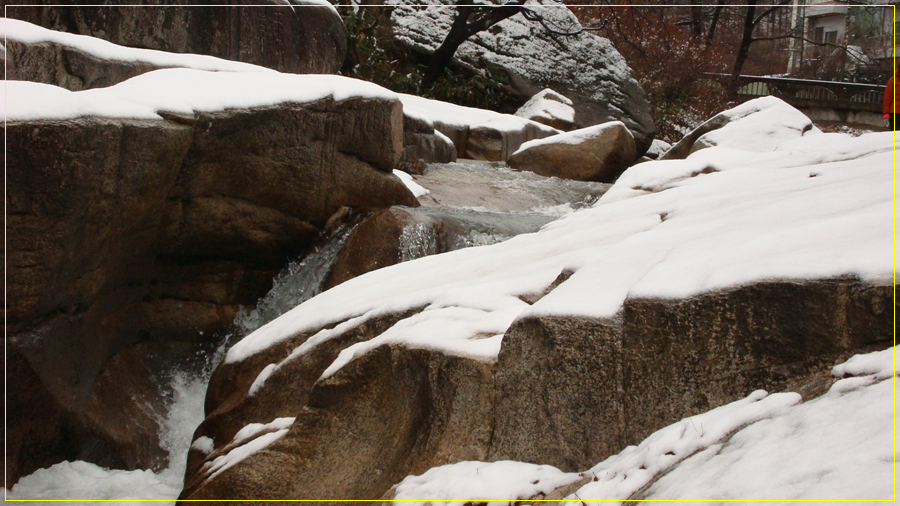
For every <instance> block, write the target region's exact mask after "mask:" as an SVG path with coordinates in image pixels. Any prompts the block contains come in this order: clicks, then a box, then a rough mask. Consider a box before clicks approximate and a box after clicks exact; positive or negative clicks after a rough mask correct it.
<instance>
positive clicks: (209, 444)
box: [191, 436, 216, 455]
mask: <svg viewBox="0 0 900 506" xmlns="http://www.w3.org/2000/svg"><path fill="white" fill-rule="evenodd" d="M191 448H193V449H195V450H198V451H201V452H203V453H205V454H207V455H209V454H210V453H212V452H213V451H214V450H215V449H216V447H215V443H214V442H213V440H212V438H210V437H208V436H200V437H198V438H197V440H196V441H194V442H193V443H191Z"/></svg>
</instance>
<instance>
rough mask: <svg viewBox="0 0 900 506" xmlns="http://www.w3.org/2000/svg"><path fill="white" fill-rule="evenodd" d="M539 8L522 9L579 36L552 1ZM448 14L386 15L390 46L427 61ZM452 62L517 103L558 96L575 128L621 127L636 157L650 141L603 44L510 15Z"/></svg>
mask: <svg viewBox="0 0 900 506" xmlns="http://www.w3.org/2000/svg"><path fill="white" fill-rule="evenodd" d="M448 3H449V2H448ZM541 3H543V4H544V5H545V6H530V7H528V9H529V10H531V11H532V12H533V13H535V14H537V15H539V16H541V17H542V18H543V19H544V23H545V24H546V25H547V26H551V27H557V28H556V29H557V30H559V31H563V32H567V33H569V32H578V31H579V30H580V29H581V25H580V24H579V23H578V20H577V19H576V18H575V15H574V14H573V13H572V12H571V11H570V10H569V9H568V8H567V7H565V6H561V4H558V3H556V2H555V1H553V0H543V1H542V2H541ZM455 12H456V11H455V9H454V8H453V7H440V8H438V7H428V8H422V7H397V8H395V9H394V12H393V13H392V15H391V22H392V23H393V25H394V27H393V30H394V34H395V38H396V39H397V40H398V41H399V42H400V43H402V44H404V45H405V46H407V47H409V48H410V49H411V50H413V51H416V52H418V53H420V54H423V55H430V54H431V53H432V52H433V51H434V50H435V49H436V48H437V47H438V46H439V45H440V44H441V42H442V41H443V39H444V37H445V36H446V34H447V33H448V32H449V31H450V26H451V24H452V23H453V19H454V17H455ZM453 62H454V64H456V65H460V66H462V67H465V68H468V69H470V70H471V71H473V72H478V71H479V69H487V70H489V71H490V72H491V75H492V76H494V77H497V78H499V79H500V80H501V81H502V82H503V84H504V85H505V86H507V87H508V88H509V89H510V91H511V93H512V94H513V95H515V96H518V97H519V98H520V100H521V101H522V103H525V102H526V101H527V100H528V99H530V98H531V97H532V96H534V95H535V94H536V93H538V92H540V91H541V90H543V89H545V88H551V89H553V90H555V91H557V92H558V93H561V94H562V95H564V96H566V97H568V98H569V99H570V100H571V101H572V102H573V107H574V109H575V112H576V114H575V122H576V126H577V127H578V128H584V127H588V126H592V125H597V124H600V123H606V122H608V121H615V120H618V121H622V122H623V123H625V125H626V126H627V127H628V129H629V130H631V133H632V134H633V135H634V138H635V141H636V146H637V155H641V154H643V153H644V152H645V151H647V148H649V147H650V143H651V142H652V141H653V137H654V135H655V134H656V127H655V126H654V124H653V119H652V118H651V117H650V104H649V102H648V101H647V96H646V94H645V93H644V90H643V89H642V88H641V86H640V85H639V84H638V82H637V81H636V80H635V78H634V74H633V73H632V71H631V69H630V68H629V67H628V64H627V63H626V62H625V60H624V58H622V56H621V55H620V54H619V53H618V52H617V51H616V50H615V48H614V47H613V45H612V44H611V43H610V42H609V41H608V40H606V39H604V38H601V37H597V36H595V35H592V34H590V33H587V32H581V33H578V34H577V35H573V36H566V37H560V36H556V35H554V34H552V33H550V32H548V31H547V30H546V29H545V28H544V27H543V26H542V25H541V23H539V22H537V21H529V20H527V19H525V17H523V16H522V15H521V14H516V15H515V16H512V17H510V18H508V19H506V20H504V21H502V22H500V23H498V24H496V25H494V26H492V27H491V28H490V29H489V30H485V31H482V32H478V33H476V34H475V35H473V36H472V37H470V38H469V39H468V40H467V41H466V42H464V43H463V44H462V45H461V46H459V49H458V50H457V51H456V54H455V55H454V59H453Z"/></svg>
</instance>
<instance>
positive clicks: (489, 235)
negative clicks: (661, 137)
mask: <svg viewBox="0 0 900 506" xmlns="http://www.w3.org/2000/svg"><path fill="white" fill-rule="evenodd" d="M415 180H416V182H417V183H418V184H420V185H421V186H423V187H425V188H426V189H428V190H429V191H430V193H429V194H428V195H424V196H423V197H420V198H419V201H420V203H421V205H422V207H419V208H415V210H416V211H418V212H420V213H423V214H425V215H426V216H428V217H429V218H433V219H437V220H441V221H443V222H448V223H452V224H453V225H454V227H453V228H454V230H458V231H459V232H458V233H457V234H456V236H455V237H454V239H453V240H452V241H451V242H450V244H449V249H447V250H448V251H452V250H455V249H461V248H468V247H477V246H485V245H490V244H494V243H498V242H502V241H505V240H507V239H510V238H512V237H514V236H516V235H519V234H525V233H531V232H536V231H538V230H539V229H540V228H541V227H542V226H543V225H545V224H547V223H549V222H551V221H553V220H555V219H557V218H559V217H560V216H563V215H565V214H569V213H571V212H574V211H576V210H578V209H583V208H586V207H590V206H591V205H593V204H594V203H595V202H596V201H597V199H599V198H600V196H601V195H602V194H603V193H604V192H605V191H606V190H607V189H608V188H609V186H610V185H608V184H602V183H588V182H579V181H570V180H562V179H557V178H546V177H542V176H538V175H536V174H533V173H531V172H518V171H515V170H512V169H510V168H509V167H507V166H506V165H505V164H501V163H496V162H478V161H472V160H459V161H458V162H454V163H444V164H430V165H428V167H427V168H426V170H425V171H424V174H422V175H417V176H415ZM360 221H361V219H359V218H357V219H354V220H350V221H348V222H347V223H344V224H342V225H340V226H337V227H334V228H333V229H330V230H328V231H327V232H326V234H325V236H324V237H323V238H322V239H321V240H320V241H319V243H318V245H317V246H316V247H315V248H314V249H313V250H311V251H310V252H309V253H307V254H305V255H304V256H302V257H301V258H298V259H296V260H295V261H293V262H291V263H290V264H288V266H286V267H285V268H284V269H283V270H282V272H281V273H279V274H278V276H276V278H275V279H274V281H273V287H272V289H271V290H270V291H269V293H267V294H266V295H265V296H264V297H263V298H261V299H260V300H259V303H258V304H257V307H256V308H254V309H252V310H249V311H242V312H241V313H240V314H239V315H238V317H237V318H236V320H235V329H236V330H235V333H234V335H229V336H226V338H225V342H223V343H222V345H221V346H219V348H218V349H217V350H216V352H215V353H213V354H211V355H206V356H198V357H196V363H195V364H192V366H191V367H190V370H185V371H181V370H179V371H174V372H173V374H172V384H171V387H172V396H171V400H170V404H169V408H168V414H167V416H166V417H165V419H162V420H159V424H160V432H161V434H162V438H161V439H162V441H163V446H164V448H165V449H166V450H167V451H168V453H169V466H168V468H166V469H165V470H163V471H161V472H158V473H155V472H153V471H149V470H146V471H144V470H137V471H124V470H110V469H104V468H101V467H98V466H96V465H94V464H91V463H88V462H83V461H75V462H62V463H59V464H56V465H54V466H52V467H50V468H48V469H41V470H38V471H36V472H34V473H33V474H31V475H29V476H26V477H23V478H22V479H21V480H20V481H19V482H18V483H16V485H15V486H14V487H13V488H12V489H11V490H9V491H7V492H6V494H5V495H6V499H9V500H23V499H31V500H39V502H33V503H31V504H47V505H51V504H58V503H53V502H46V503H44V502H40V500H47V501H52V500H57V501H58V500H61V499H62V500H65V499H68V500H86V501H87V502H82V503H80V504H98V505H99V504H101V502H91V501H104V500H107V501H108V500H111V499H115V500H124V501H126V502H124V504H146V505H148V506H149V505H151V504H154V505H159V504H174V503H175V499H176V498H177V497H178V494H179V493H180V492H181V488H182V484H183V478H184V469H185V463H186V459H187V451H188V448H189V447H190V444H191V438H192V436H193V432H194V429H195V428H196V427H197V426H198V425H199V424H200V422H201V421H202V420H203V417H204V413H203V403H204V398H205V395H206V386H207V383H208V381H209V377H210V374H211V373H212V370H213V369H214V368H215V366H216V365H217V364H218V363H219V361H220V360H221V359H222V357H224V354H225V351H226V349H227V346H228V344H233V342H234V341H236V340H237V339H239V338H240V337H243V336H246V335H248V334H250V333H251V332H253V331H254V330H256V329H257V328H259V327H261V326H262V325H264V324H266V323H267V322H269V321H271V320H273V319H275V318H277V317H278V316H280V315H281V314H283V313H284V312H286V311H288V310H290V309H291V308H293V307H295V306H297V305H298V304H300V303H302V302H303V301H305V300H308V299H309V298H311V297H314V296H315V295H317V294H319V293H321V291H322V285H323V283H324V282H325V279H326V277H327V276H328V273H329V272H330V271H331V268H332V266H333V265H334V263H335V260H336V259H337V255H338V253H339V252H340V250H341V248H342V247H343V245H344V244H345V243H346V241H347V239H348V238H349V237H350V235H351V234H352V232H353V230H354V228H355V227H356V226H357V225H358V224H359V222H360ZM400 247H401V251H400V257H401V260H402V261H409V260H414V259H416V258H420V257H423V256H427V255H430V254H434V253H436V252H437V250H438V247H437V238H436V237H434V233H433V231H431V230H430V229H428V228H427V227H422V226H419V225H413V226H409V227H407V228H405V229H404V230H403V232H402V235H401V240H400ZM142 500H153V501H155V502H145V501H142ZM166 501H169V502H166Z"/></svg>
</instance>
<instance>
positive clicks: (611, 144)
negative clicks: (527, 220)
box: [509, 121, 635, 183]
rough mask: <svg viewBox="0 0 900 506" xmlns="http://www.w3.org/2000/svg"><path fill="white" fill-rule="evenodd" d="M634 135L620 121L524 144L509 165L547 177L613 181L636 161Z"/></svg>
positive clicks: (514, 154) (510, 159)
mask: <svg viewBox="0 0 900 506" xmlns="http://www.w3.org/2000/svg"><path fill="white" fill-rule="evenodd" d="M634 154H635V146H634V138H633V137H632V136H631V132H630V131H629V130H628V128H626V127H625V125H624V124H623V123H621V122H618V121H613V122H610V123H604V124H602V125H597V126H593V127H588V128H583V129H580V130H574V131H572V132H567V133H565V134H560V135H555V136H553V137H547V138H545V139H541V140H540V141H532V142H529V143H526V144H523V145H522V147H521V148H519V150H518V151H516V152H515V153H513V155H512V156H511V157H510V158H509V165H510V166H511V167H512V168H514V169H518V170H528V171H531V172H534V173H536V174H540V175H542V176H547V177H551V176H553V177H559V178H564V179H576V180H579V181H598V182H602V183H611V182H613V181H615V179H616V178H618V177H619V175H620V174H622V172H624V171H625V169H627V168H628V167H629V166H630V165H631V163H632V162H633V161H634Z"/></svg>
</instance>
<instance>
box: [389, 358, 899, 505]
mask: <svg viewBox="0 0 900 506" xmlns="http://www.w3.org/2000/svg"><path fill="white" fill-rule="evenodd" d="M898 350H900V348H892V349H889V350H884V351H880V352H874V353H869V354H866V355H857V356H855V357H853V358H851V359H850V360H848V361H847V362H846V363H844V364H841V365H838V366H836V367H835V368H834V374H835V375H836V376H841V375H850V374H852V375H854V376H853V377H848V378H845V379H841V380H838V381H837V382H836V383H834V384H833V385H832V387H831V389H830V390H829V391H828V393H826V394H825V395H823V396H821V397H819V398H816V399H812V400H810V401H807V402H801V398H800V395H799V394H796V393H779V394H772V395H769V394H767V393H766V392H764V391H762V390H758V391H756V392H753V393H752V394H750V395H749V396H748V397H746V398H744V399H741V400H738V401H736V402H732V403H730V404H726V405H724V406H720V407H718V408H715V409H713V410H710V411H707V412H705V413H702V414H699V415H697V416H692V417H689V418H685V419H683V420H681V421H679V422H676V423H674V424H672V425H669V426H667V427H665V428H663V429H660V430H658V431H656V432H655V433H653V434H651V435H650V436H649V437H647V438H646V439H645V440H644V441H642V442H641V443H640V444H638V445H637V446H629V447H626V448H625V449H624V450H622V451H621V452H620V453H618V454H616V455H613V456H611V457H609V458H607V459H606V460H604V461H603V462H601V463H599V464H597V465H595V466H594V467H592V468H591V469H588V470H586V471H584V472H581V473H563V472H561V471H559V470H558V469H556V468H553V467H550V466H538V465H536V464H527V463H523V462H512V461H501V462H494V463H484V462H471V461H467V462H460V463H457V464H452V465H446V466H441V467H435V468H432V469H430V470H428V471H426V472H425V473H423V474H422V475H420V476H409V477H407V478H405V479H404V480H403V481H401V482H400V483H399V484H397V485H396V486H395V501H396V502H395V504H397V505H398V506H399V505H401V504H406V503H412V504H415V505H424V504H434V505H441V506H444V505H446V506H451V505H452V506H457V505H459V506H461V505H463V504H465V503H466V502H467V501H468V502H470V503H475V502H488V504H497V505H506V504H510V503H511V502H513V501H515V500H521V499H528V498H531V497H535V496H537V495H538V494H539V493H541V494H545V495H546V494H548V493H549V492H552V491H553V490H554V489H558V488H559V487H563V486H566V485H569V484H573V483H576V482H578V481H579V480H582V479H584V478H587V479H588V480H589V481H588V482H587V483H586V484H584V485H582V486H581V487H580V488H578V490H576V491H575V492H574V493H571V494H570V495H568V497H566V499H565V500H564V501H563V502H562V504H565V505H566V506H601V505H617V504H622V503H623V502H624V501H626V500H642V501H646V502H647V503H651V504H653V503H659V504H662V503H668V502H669V501H672V500H682V501H690V502H693V503H699V504H709V505H713V504H721V501H727V500H738V501H747V500H766V501H776V502H778V501H784V502H783V504H785V505H787V504H790V502H788V501H798V500H809V501H815V500H853V501H857V504H859V503H860V501H866V500H871V501H884V500H890V498H891V497H892V496H893V486H894V480H895V478H896V475H895V473H894V469H893V467H894V461H895V460H896V455H897V450H896V446H895V442H894V439H893V437H894V431H895V428H896V427H895V420H894V416H893V415H894V412H893V405H894V402H892V401H895V400H896V398H895V391H896V387H897V381H898V378H897V376H896V373H897V370H896V368H895V365H894V364H895V362H894V361H895V358H896V354H897V352H898ZM597 430H603V428H602V427H598V428H597Z"/></svg>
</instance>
